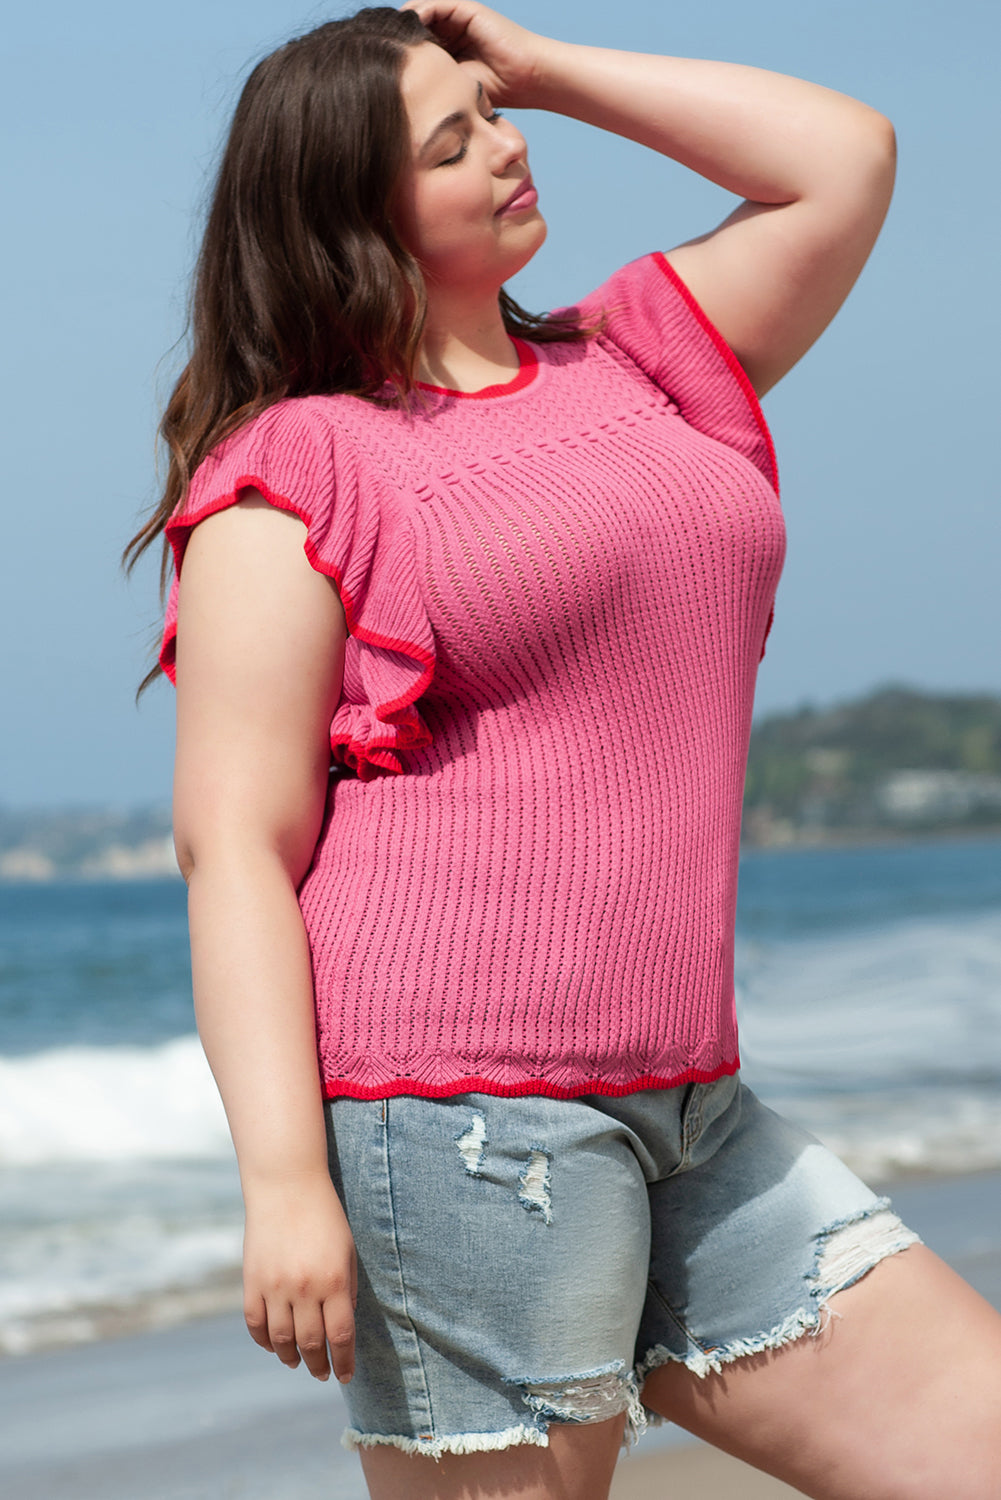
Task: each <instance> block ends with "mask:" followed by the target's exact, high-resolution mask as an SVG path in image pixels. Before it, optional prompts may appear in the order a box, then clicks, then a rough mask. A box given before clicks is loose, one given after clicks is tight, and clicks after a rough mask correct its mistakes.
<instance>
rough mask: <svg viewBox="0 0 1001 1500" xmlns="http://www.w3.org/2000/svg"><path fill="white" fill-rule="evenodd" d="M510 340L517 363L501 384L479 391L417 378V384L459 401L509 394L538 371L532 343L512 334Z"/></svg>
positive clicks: (530, 381) (489, 398)
mask: <svg viewBox="0 0 1001 1500" xmlns="http://www.w3.org/2000/svg"><path fill="white" fill-rule="evenodd" d="M511 342H512V344H513V345H514V347H515V349H516V350H517V353H518V365H519V369H518V373H517V375H516V376H515V377H514V379H513V380H508V381H505V382H504V384H502V385H487V386H484V387H483V389H482V390H481V391H453V390H452V389H451V388H450V387H449V386H447V385H428V384H427V382H426V381H424V380H418V381H417V385H418V386H419V387H420V389H421V390H422V391H431V392H432V394H433V395H435V396H454V397H455V398H456V399H457V400H459V401H488V400H491V399H492V398H493V397H495V396H511V395H513V394H514V392H515V391H520V390H522V389H523V388H524V387H525V386H526V385H531V383H532V381H533V380H534V379H535V377H536V375H537V374H538V371H539V357H538V355H537V354H536V352H535V350H534V349H533V348H532V345H531V344H527V343H526V342H525V340H524V339H516V338H515V337H514V336H513V335H512V336H511Z"/></svg>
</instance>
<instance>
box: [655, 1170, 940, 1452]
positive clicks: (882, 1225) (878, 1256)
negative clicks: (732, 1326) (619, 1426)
mask: <svg viewBox="0 0 1001 1500" xmlns="http://www.w3.org/2000/svg"><path fill="white" fill-rule="evenodd" d="M919 1244H921V1240H920V1237H919V1236H918V1235H916V1234H915V1233H914V1231H913V1230H912V1229H907V1228H905V1226H904V1225H903V1224H902V1223H901V1221H900V1220H899V1219H898V1218H897V1215H896V1214H895V1213H893V1212H892V1211H891V1209H890V1200H889V1198H879V1199H877V1200H876V1202H875V1203H872V1204H870V1205H869V1206H868V1207H866V1208H864V1209H861V1210H860V1211H859V1212H858V1213H856V1214H852V1215H850V1216H849V1217H847V1218H844V1219H838V1220H836V1221H835V1223H833V1224H831V1225H829V1226H828V1227H827V1228H825V1229H824V1230H823V1231H822V1232H821V1233H820V1234H819V1235H818V1236H817V1249H816V1253H815V1255H814V1261H813V1266H812V1268H811V1271H810V1274H809V1276H808V1278H807V1281H808V1284H809V1289H810V1297H811V1305H808V1306H805V1307H801V1308H798V1309H797V1310H796V1311H795V1312H793V1313H790V1315H789V1316H788V1317H787V1318H785V1319H783V1321H782V1322H781V1323H779V1324H777V1325H776V1326H775V1327H774V1328H772V1329H770V1330H769V1331H768V1332H767V1333H761V1334H756V1335H754V1336H753V1337H750V1338H743V1339H734V1340H733V1341H732V1342H731V1343H729V1344H722V1345H719V1346H717V1347H709V1348H699V1347H697V1346H696V1347H693V1348H690V1349H689V1351H688V1352H687V1353H685V1354H679V1353H677V1352H676V1351H675V1350H673V1349H668V1348H666V1347H665V1346H664V1345H663V1344H656V1345H654V1347H653V1348H651V1349H648V1350H647V1352H646V1354H645V1355H644V1356H643V1358H642V1360H640V1361H639V1363H638V1364H637V1365H636V1370H635V1374H636V1380H637V1383H638V1385H639V1386H640V1388H641V1389H642V1385H643V1381H644V1380H645V1379H646V1377H647V1376H648V1375H649V1374H650V1372H651V1371H652V1370H656V1369H658V1368H659V1367H660V1366H661V1365H665V1364H683V1365H684V1366H685V1368H686V1369H687V1370H691V1372H692V1374H693V1375H698V1376H699V1378H700V1379H704V1378H705V1377H706V1376H707V1375H709V1374H710V1373H714V1374H717V1375H719V1374H721V1373H722V1371H723V1368H724V1366H725V1365H729V1364H733V1362H734V1361H735V1360H738V1359H743V1358H744V1357H745V1356H746V1355H749V1354H762V1353H764V1352H765V1351H766V1350H768V1349H781V1348H783V1347H784V1345H786V1344H791V1343H793V1342H794V1341H795V1340H797V1339H799V1338H802V1336H803V1335H804V1334H806V1333H808V1334H810V1335H811V1337H814V1338H815V1337H816V1336H817V1335H818V1334H819V1333H821V1332H822V1331H823V1329H824V1328H826V1327H827V1325H828V1323H829V1322H830V1321H831V1319H832V1318H838V1317H840V1316H841V1314H840V1313H839V1312H837V1311H836V1310H835V1309H834V1308H832V1307H831V1305H830V1302H829V1298H831V1297H832V1296H833V1295H834V1294H835V1292H843V1291H845V1290H846V1289H847V1288H848V1287H850V1286H854V1285H855V1283H856V1282H857V1281H859V1280H861V1278H862V1277H863V1276H865V1274H866V1273H867V1272H868V1271H871V1270H872V1268H873V1267H874V1266H877V1265H878V1264H879V1262H880V1261H881V1260H886V1259H887V1257H888V1256H890V1255H896V1254H897V1253H898V1252H899V1251H901V1250H906V1249H907V1247H908V1246H909V1245H919ZM648 1420H649V1421H651V1422H652V1423H653V1424H654V1425H658V1424H659V1422H661V1421H662V1420H663V1418H660V1417H658V1415H657V1414H656V1413H650V1414H649V1415H648Z"/></svg>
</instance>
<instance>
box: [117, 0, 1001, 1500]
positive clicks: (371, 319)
mask: <svg viewBox="0 0 1001 1500" xmlns="http://www.w3.org/2000/svg"><path fill="white" fill-rule="evenodd" d="M504 105H513V106H518V107H535V108H544V109H549V110H555V111H557V112H559V113H562V114H566V115H570V116H572V117H574V118H576V119H580V120H584V121H587V122H589V123H590V124H593V125H597V126H599V127H601V128H604V129H607V130H611V131H614V132H616V133H618V134H621V135H624V136H627V137H629V138H631V139H633V140H635V141H637V142H640V143H641V144H643V145H646V146H648V147H650V148H651V149H653V150H656V151H659V152H661V153H663V154H664V155H666V156H669V157H672V158H674V159H675V160H676V161H679V162H681V163H683V164H684V165H686V166H688V167H691V168H692V169H693V170H695V171H697V172H700V173H701V174H703V175H704V176H706V177H709V178H710V179H712V180H713V181H715V182H717V183H719V184H721V185H722V186H723V187H725V188H727V189H729V190H730V191H732V192H734V193H736V194H738V195H739V196H740V197H742V198H743V199H744V200H745V201H744V202H743V203H742V205H741V207H740V208H738V209H737V210H736V212H735V213H733V214H731V215H730V217H729V218H728V219H727V220H726V221H725V223H723V224H722V225H721V226H720V227H719V228H718V229H716V230H715V231H713V232H712V233H710V234H707V235H705V236H703V237H702V238H700V239H699V240H696V241H693V242H691V243H689V244H687V245H682V246H679V247H678V248H676V249H674V250H672V251H670V252H669V253H668V255H667V256H666V257H664V256H661V255H647V256H644V257H643V258H642V259H641V260H639V261H636V262H634V263H633V264H632V265H630V266H627V267H625V268H623V270H621V271H619V272H617V273H616V274H615V275H614V276H612V277H611V278H610V280H609V281H608V282H607V283H606V284H605V285H604V286H603V287H602V288H600V289H599V290H598V292H596V293H595V294H593V295H592V296H591V297H589V298H587V299H585V301H584V303H582V304H581V306H580V307H579V308H577V309H571V310H569V311H568V312H566V313H564V314H563V315H560V316H558V317H556V318H554V319H551V320H549V321H548V322H545V323H544V322H542V321H540V320H537V319H536V320H533V319H532V318H531V317H529V316H528V315H526V314H522V313H521V312H520V310H519V309H517V308H516V307H515V306H514V304H513V303H511V302H510V300H509V299H507V298H506V296H505V295H504V294H503V293H502V287H503V284H504V282H505V281H506V280H507V279H508V278H509V277H510V276H512V275H513V274H514V273H515V272H517V271H518V270H520V269H521V267H522V266H524V265H525V263H526V262H527V261H528V260H529V259H530V257H531V256H532V255H533V254H534V253H535V251H536V250H537V249H538V248H539V246H540V245H541V243H542V241H543V238H544V236H545V225H544V222H543V219H542V216H541V213H540V211H539V208H538V195H537V192H536V190H535V188H534V185H533V184H532V181H531V177H530V174H529V168H528V161H527V155H526V147H525V142H524V140H523V138H522V136H521V135H520V134H519V132H518V131H517V130H516V129H515V128H514V127H513V126H512V125H511V124H510V123H509V122H508V121H507V120H506V119H505V118H504V117H503V116H502V115H501V114H499V113H498V108H497V107H498V106H504ZM892 177H893V137H892V131H891V129H890V126H889V125H888V123H887V121H886V120H885V119H883V118H882V117H881V116H880V115H878V114H876V113H875V112H874V111H872V110H871V109H868V108H867V107H865V106H863V105H861V104H858V103H856V102H854V101H852V100H850V99H847V98H845V97H843V96H841V95H838V94H834V93H831V92H829V91H827V90H825V89H822V88H819V87H814V86H812V85H809V84H806V83H802V82H799V81H797V80H794V79H790V78H782V77H778V76H776V75H772V74H767V73H763V72H760V71H758V70H756V69H749V68H741V67H735V66H731V65H726V64H718V63H711V62H700V61H684V60H679V59H674V58H658V57H647V56H638V55H630V54H625V53H618V52H609V51H603V50H599V49H592V48H587V47H578V46H573V45H570V44H566V43H562V42H555V41H552V40H549V39H546V38H542V37H538V36H535V35H533V34H531V33H529V32H527V31H525V30H524V29H522V28H521V27H519V26H516V25H514V24H512V23H511V22H509V21H507V20H505V19H504V18H502V17H501V16H499V15H497V14H496V13H494V12H492V11H490V10H488V9H486V8H485V7H484V6H481V5H478V4H475V3H473V0H411V3H409V4H408V5H407V6H405V7H404V8H403V11H402V12H391V11H371V12H362V13H361V14H360V15H359V16H358V17H357V18H355V19H353V20H350V21H346V22H340V23H332V24H331V25H328V26H324V27H320V28H318V29H317V30H316V31H315V32H312V33H310V34H309V35H308V36H306V37H304V38H301V39H299V40H297V41H295V42H293V43H290V44H289V45H288V47H286V48H283V49H282V50H281V51H280V52H278V53H276V54H275V55H274V56H272V57H271V58H268V59H266V60H265V62H264V63H262V64H261V65H260V67H259V68H258V69H257V70H256V71H255V73H254V75H253V76H252V78H251V80H250V82H249V83H248V85H247V88H246V90H245V92H244V95H243V97H242V99H241V102H240V105H239V107H238V110H237V114H236V118H235V121H234V125H233V130H232V133H231V137H230V142H229V145H228V147H227V153H226V157H225V159H224V162H223V165H222V168H221V172H220V178H219V184H218V187H217V191H216V197H215V200H214V204H213V209H212V214H211V217H210V222H209V226H208V231H207V235H206V240H205V246H204V249H203V253H202V260H201V265H200V270H199V279H198V285H197V291H196V300H195V341H194V349H193V355H192V360H191V363H190V365H189V366H188V369H187V370H186V372H185V374H184V376H183V377H182V379H181V381H180V382H179V385H178V388H177V390H176V391H175V394H174V397H173V400H172V402H171V406H170V408H169V410H168V413H167V417H166V420H165V427H164V430H165V434H166V436H167V438H168V441H169V442H170V444H171V449H172V454H173V461H172V468H171V475H170V480H169V484H168V490H167V495H166V497H165V500H164V504H163V506H162V507H161V509H160V511H159V512H158V513H157V515H156V516H155V517H154V518H153V519H152V520H151V522H150V523H149V525H148V526H147V528H146V529H145V531H144V532H143V533H140V536H139V538H137V539H136V543H134V544H133V545H134V549H135V550H141V548H142V547H143V546H144V545H147V544H148V543H149V541H151V540H152V539H153V537H155V536H156V535H157V534H159V532H160V531H162V530H163V529H164V527H165V525H166V524H167V522H168V520H169V518H170V517H171V514H172V513H173V512H174V511H175V509H176V510H177V515H175V516H174V519H173V521H171V523H170V525H169V527H168V528H167V533H168V538H169V541H170V542H171V543H172V545H173V548H174V556H175V559H176V563H177V568H178V571H179V574H180V582H179V586H178V585H177V584H176V583H175V589H174V592H173V595H172V600H171V606H170V610H169V612H168V626H167V632H166V637H165V643H164V649H163V654H162V657H161V660H162V663H163V665H164V667H165V668H166V670H167V671H168V672H169V673H170V675H172V676H174V677H176V684H177V690H178V693H177V700H178V701H177V707H178V755H177V776H176V786H175V827H176V841H177V848H178V854H179V859H180V862H181V866H182V869H183V870H184V873H185V875H186V877H187V879H188V883H189V887H190V923H191V942H192V955H193V966H194V983H195V998H196V1008H197V1014H198V1023H199V1029H200V1032H201V1036H202V1039H203V1042H204V1045H205V1049H206V1052H207V1054H208V1057H209V1060H210V1062H211V1065H212V1068H213V1071H214V1073H215V1076H216V1078H217V1080H218V1083H219V1087H220V1090H221V1093H222V1096H223V1099H224V1102H225V1105H226V1109H227V1113H228V1117H229V1121H230V1125H231V1128H232V1131H233V1137H234V1141H235V1143H236V1148H237V1154H238V1158H239V1163H240V1172H241V1179H242V1184H243V1191H244V1198H245V1205H246V1241H245V1258H244V1282H245V1311H246V1318H247V1323H248V1327H249V1328H250V1331H251V1333H252V1335H253V1337H254V1338H255V1339H256V1341H257V1342H258V1343H259V1344H261V1345H262V1346H263V1347H264V1348H265V1349H268V1350H271V1351H273V1352H274V1353H276V1354H277V1355H278V1357H279V1359H281V1360H282V1361H283V1362H284V1363H285V1364H287V1365H289V1366H295V1365H297V1364H298V1363H299V1362H300V1360H302V1361H304V1362H305V1364H306V1365H307V1367H308V1369H309V1370H310V1371H311V1373H312V1374H313V1375H315V1376H316V1377H317V1378H318V1379H321V1380H324V1379H326V1378H327V1377H328V1375H329V1372H330V1370H331V1368H332V1369H333V1371H334V1373H335V1374H336V1375H337V1377H338V1378H339V1379H340V1380H342V1381H344V1382H350V1383H349V1384H348V1385H347V1397H348V1402H349V1407H350V1409H351V1414H352V1423H353V1427H352V1432H351V1434H350V1437H351V1441H353V1442H354V1443H355V1444H356V1445H358V1446H359V1447H360V1449H361V1456H362V1462H363V1464H364V1468H365V1473H366V1478H367V1481H368V1484H369V1488H370V1491H371V1493H372V1495H373V1496H376V1497H390V1496H399V1495H407V1496H415V1497H425V1496H426V1497H431V1496H437V1497H444V1496H459V1495H463V1496H475V1495H482V1496H487V1495H490V1496H499V1495H517V1496H519V1497H521V1500H526V1497H542V1496H555V1495H563V1496H568V1497H574V1500H598V1497H601V1496H604V1495H606V1494H607V1491H608V1486H609V1483H610V1479H611V1474H612V1470H613V1467H614V1463H615V1459H616V1453H617V1450H618V1447H619V1444H620V1442H621V1439H622V1436H623V1430H624V1428H625V1426H626V1425H627V1423H628V1424H629V1426H630V1427H632V1428H636V1427H638V1426H641V1425H642V1422H643V1408H644V1407H645V1408H646V1409H647V1410H649V1411H652V1412H655V1413H659V1414H660V1415H662V1416H665V1417H668V1418H670V1419H671V1420H672V1421H676V1422H679V1423H680V1424H681V1425H683V1426H685V1427H687V1428H689V1429H690V1430H691V1431H693V1432H696V1433H698V1434H699V1435H701V1436H702V1437H704V1438H706V1439H707V1440H708V1441H709V1442H711V1443H715V1444H717V1445H718V1446H720V1447H721V1448H724V1449H725V1450H727V1451H728V1452H731V1453H734V1454H736V1455H738V1456H740V1457H741V1458H744V1459H746V1460H747V1461H748V1462H750V1463H752V1464H755V1465H757V1466H758V1467H760V1468H762V1469H764V1470H766V1471H767V1472H769V1473H771V1474H774V1475H776V1476H778V1477H780V1478H782V1479H784V1480H786V1481H787V1482H789V1483H790V1484H792V1485H794V1486H797V1487H798V1488H800V1489H801V1490H802V1491H803V1492H804V1493H806V1494H809V1495H814V1496H818V1497H825V1500H859V1497H861V1496H866V1497H869V1496H872V1497H876V1496H880V1497H882V1496H887V1497H889V1496H893V1497H895V1500H897V1497H900V1500H902V1497H908V1500H912V1497H913V1500H917V1497H924V1496H931V1495H936V1496H938V1495H941V1494H945V1493H947V1494H949V1495H950V1496H952V1497H962V1500H987V1497H988V1496H992V1495H995V1494H997V1493H998V1492H999V1490H1001V1456H999V1443H998V1431H999V1426H1001V1424H999V1421H998V1418H999V1414H1001V1319H999V1318H998V1317H997V1316H996V1314H995V1313H994V1312H993V1311H992V1310H991V1309H990V1308H989V1307H988V1305H987V1304H986V1303H985V1302H983V1301H982V1300H981V1299H980V1298H979V1297H977V1296H976V1294H975V1293H973V1292H972V1291H971V1290H970V1289H969V1288H968V1287H966V1286H965V1284H964V1283H962V1282H961V1281H960V1280H959V1278H957V1277H956V1276H955V1275H954V1274H953V1273H952V1272H951V1271H950V1270H949V1269H948V1268H947V1267H946V1266H944V1265H943V1264H942V1263H941V1262H940V1261H939V1260H938V1259H937V1258H936V1257H935V1256H933V1255H932V1254H931V1253H930V1252H929V1251H928V1250H927V1249H926V1248H925V1247H923V1246H921V1245H920V1244H919V1243H917V1242H916V1236H914V1235H913V1234H911V1233H910V1232H909V1231H907V1230H906V1229H905V1228H904V1226H903V1225H901V1224H900V1222H899V1220H898V1219H897V1218H896V1217H895V1215H894V1214H893V1213H892V1210H891V1208H890V1206H889V1205H888V1204H887V1203H886V1201H885V1200H877V1199H876V1198H874V1196H873V1195H872V1194H871V1193H870V1192H869V1191H868V1189H866V1188H865V1187H864V1186H863V1185H862V1184H861V1183H859V1182H858V1181H857V1179H855V1178H854V1177H853V1176H852V1174H851V1173H849V1172H848V1171H847V1169H846V1168H844V1167H843V1166H842V1165H841V1164H840V1163H839V1162H837V1161H836V1160H835V1159H834V1158H833V1157H831V1156H830V1155H829V1153H827V1152H826V1151H825V1150H824V1149H823V1148H822V1147H820V1146H819V1145H818V1144H817V1143H815V1142H813V1141H812V1140H811V1139H810V1138H809V1137H806V1136H803V1135H802V1134H801V1133H800V1132H798V1131H796V1130H795V1129H793V1128H792V1127H790V1126H788V1125H786V1124H785V1123H784V1122H782V1121H781V1120H779V1119H778V1118H777V1117H775V1116H774V1115H772V1114H771V1112H770V1111H767V1110H765V1109H764V1108H763V1107H762V1106H761V1105H760V1104H758V1102H757V1101H756V1100H755V1099H754V1096H753V1095H752V1094H750V1093H749V1092H748V1091H747V1090H746V1089H744V1088H743V1086H742V1085H740V1083H739V1080H738V1074H737V1069H738V1061H737V1049H736V1036H735V1031H734V1023H733V983H732V961H733V951H732V944H733V917H734V903H735V897H736V860H737V846H738V834H739V813H740V797H741V787H742V778H743V764H744V758H745V755H746V749H747V737H748V733H749V727H750V708H751V696H752V693H753V684H754V676H755V671H756V666H757V661H758V658H759V656H760V654H761V651H762V649H763V644H764V637H765V635H766V633H767V630H768V627H769V625H770V614H771V603H772V598H773V595H774V589H775V584H776V581H777V576H778V571H779V568H780V566H781V557H782V531H781V520H780V516H779V513H778V509H777V504H776V498H775V471H774V463H773V458H772V454H771V447H770V442H769V440H768V435H767V429H766V428H765V425H764V422H763V419H762V418H761V414H760V409H759V407H758V404H757V397H758V396H760V395H761V394H762V393H763V392H765V391H766V390H768V389H769V388H770V387H771V386H772V385H774V384H775V382H776V381H777V380H778V379H780V378H781V376H782V375H784V374H785V372H786V371H787V370H788V369H789V368H790V367H791V366H792V365H793V364H794V363H795V362H796V361H797V360H798V359H799V357H800V356H801V355H802V354H803V353H804V352H805V350H806V349H807V348H809V346H810V345H811V344H812V342H813V341H814V339H815V338H816V337H817V336H818V335H819V333H820V332H821V331H822V329H823V328H824V327H825V325H826V324H827V323H828V322H829V320H830V319H831V317H832V316H833V315H834V313H835V312H836V310H837V308H838V307H839V306H840V304H841V302H842V300H843V299H844V297H845V295H846V293H847V292H848V290H849V288H850V287H851V285H852V283H853V281H854V280H855V278H856V276H857V275H858V273H859V270H860V269H861V267H862V265H863V263H864V261H865V259H866V256H867V255H868V252H869V250H870V248H871V246H872V244H873V241H874V239H875V237H876V234H877V233H878V230H879V227H880V224H881V222H882V219H883V216H884V214H885V211H886V208H887V204H888V202H889V197H890V192H891V183H892ZM600 211H601V186H600V183H597V182H595V183H594V184H593V193H589V194H588V195H587V197H586V200H585V202H584V204H583V213H584V228H585V231H586V227H587V217H588V215H590V214H593V213H595V212H600ZM192 476H193V477H192ZM189 481H190V482H189ZM182 558H183V569H182V568H181V561H182ZM331 747H332V749H333V756H334V761H335V767H336V769H337V771H338V774H337V775H336V776H335V777H334V779H333V780H332V781H331V782H330V783H329V785H328V761H329V757H330V751H331ZM324 1100H326V1103H324ZM349 1224H350V1227H349ZM356 1248H357V1255H356ZM356 1302H357V1309H356V1311H357V1316H356V1317H355V1316H354V1312H355V1303H356ZM806 1335H810V1336H806ZM356 1338H357V1363H356V1356H355V1344H356ZM640 1393H641V1395H642V1407H641V1405H640V1401H639V1399H638V1397H639V1395H640Z"/></svg>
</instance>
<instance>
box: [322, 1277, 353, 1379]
mask: <svg viewBox="0 0 1001 1500" xmlns="http://www.w3.org/2000/svg"><path fill="white" fill-rule="evenodd" d="M323 1326H324V1330H325V1332H326V1337H327V1343H328V1345H329V1347H330V1362H331V1364H332V1365H333V1368H334V1374H335V1375H336V1376H337V1379H338V1380H339V1381H340V1382H341V1384H342V1385H346V1384H347V1382H348V1381H349V1380H350V1379H351V1377H352V1375H353V1374H354V1372H355V1320H354V1313H353V1311H352V1309H351V1305H350V1303H349V1302H348V1300H347V1298H345V1297H337V1298H333V1299H331V1300H329V1301H327V1302H325V1303H324V1304H323Z"/></svg>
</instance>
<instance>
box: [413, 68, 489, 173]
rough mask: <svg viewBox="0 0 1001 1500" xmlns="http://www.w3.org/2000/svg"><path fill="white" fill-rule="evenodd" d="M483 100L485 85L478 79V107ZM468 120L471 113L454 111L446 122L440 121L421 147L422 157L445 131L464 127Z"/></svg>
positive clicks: (462, 110) (461, 110)
mask: <svg viewBox="0 0 1001 1500" xmlns="http://www.w3.org/2000/svg"><path fill="white" fill-rule="evenodd" d="M482 98H483V85H482V83H480V81H479V80H478V79H477V83H476V103H477V105H478V104H479V102H480V100H481V99H482ZM468 119H469V111H468V110H465V109H456V110H453V112H452V113H451V114H450V115H446V116H445V118H444V120H439V122H438V124H437V125H436V126H435V127H434V129H433V130H432V132H431V134H430V135H429V136H428V138H427V140H426V141H425V142H424V144H423V146H422V147H421V150H420V154H421V156H423V155H424V153H425V151H426V150H427V149H428V147H429V146H430V145H431V144H432V142H434V141H435V140H437V138H438V136H440V135H441V133H442V131H444V130H452V129H454V127H455V126H456V125H463V124H465V122H466V121H467V120H468Z"/></svg>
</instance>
